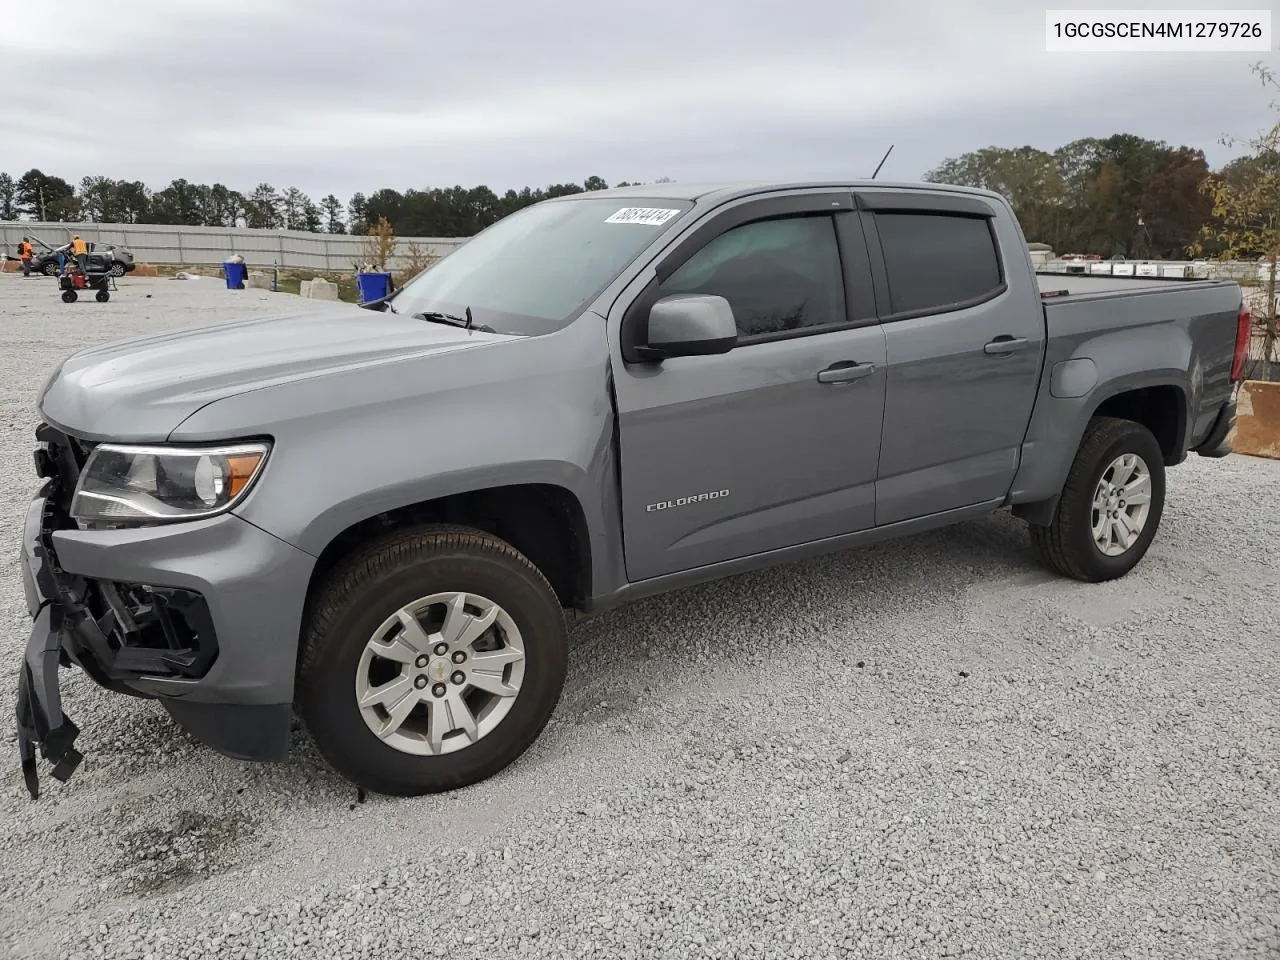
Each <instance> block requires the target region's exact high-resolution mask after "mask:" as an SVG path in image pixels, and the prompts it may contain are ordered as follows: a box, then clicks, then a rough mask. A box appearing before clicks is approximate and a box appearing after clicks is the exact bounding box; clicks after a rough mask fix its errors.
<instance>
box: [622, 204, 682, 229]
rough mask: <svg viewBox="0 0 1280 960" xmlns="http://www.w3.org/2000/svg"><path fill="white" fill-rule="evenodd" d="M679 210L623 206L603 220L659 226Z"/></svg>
mask: <svg viewBox="0 0 1280 960" xmlns="http://www.w3.org/2000/svg"><path fill="white" fill-rule="evenodd" d="M679 212H680V211H679V210H664V209H663V208H662V207H623V208H622V209H621V210H619V211H618V212H617V213H615V214H613V215H612V216H610V217H609V218H608V219H606V220H605V223H642V224H644V225H645V226H646V227H659V226H662V224H664V223H666V222H667V221H668V220H670V219H671V218H672V217H674V216H675V215H676V214H677V213H679Z"/></svg>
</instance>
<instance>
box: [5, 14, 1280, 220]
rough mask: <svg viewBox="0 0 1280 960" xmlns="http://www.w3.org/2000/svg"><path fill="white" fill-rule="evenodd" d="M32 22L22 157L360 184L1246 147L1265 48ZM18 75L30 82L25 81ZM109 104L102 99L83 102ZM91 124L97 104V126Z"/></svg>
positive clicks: (752, 24) (673, 25)
mask: <svg viewBox="0 0 1280 960" xmlns="http://www.w3.org/2000/svg"><path fill="white" fill-rule="evenodd" d="M60 11H61V12H62V13H63V14H64V16H65V19H66V20H67V22H68V23H72V24H74V23H76V22H78V21H80V20H81V19H82V18H85V17H90V16H92V19H93V22H94V28H93V29H92V30H85V29H69V30H66V31H62V30H51V29H49V24H48V22H47V20H46V19H45V18H41V17H35V16H8V17H6V19H5V21H4V23H5V26H4V30H3V32H2V33H0V62H4V63H5V64H6V73H7V78H12V77H14V76H22V77H26V78H27V82H26V83H24V84H21V85H20V86H21V87H22V88H23V89H24V91H25V94H24V95H23V96H20V97H16V98H15V97H9V98H6V99H5V100H3V101H2V102H0V169H7V170H9V171H10V172H13V173H21V172H22V171H24V170H26V169H28V168H30V167H32V166H38V167H40V168H41V169H44V170H45V171H46V172H50V173H56V174H58V175H61V176H64V177H66V178H68V179H73V180H78V179H79V178H80V177H81V176H84V175H86V174H105V175H108V176H114V177H125V178H128V179H142V180H144V181H146V182H147V183H148V184H150V185H151V186H153V187H160V186H163V185H164V184H165V183H167V182H168V181H169V180H171V179H173V178H175V177H185V178H187V179H189V180H195V181H202V182H213V181H221V182H224V183H227V184H229V185H231V186H234V187H238V188H240V189H250V188H252V186H253V185H254V184H256V183H258V182H261V181H268V182H272V183H275V184H276V185H278V186H283V185H285V184H296V185H298V186H300V187H302V188H303V189H304V190H307V191H308V192H310V193H313V194H324V193H328V192H330V191H333V192H336V193H338V194H339V195H341V196H349V195H350V194H351V193H352V192H354V191H356V190H364V191H369V190H372V189H376V188H377V187H380V186H395V187H398V188H401V189H403V188H405V187H409V186H414V187H427V186H438V185H449V184H454V183H462V184H467V185H471V184H476V183H488V184H489V185H491V186H493V187H494V188H496V189H500V190H501V189H506V188H508V187H519V186H523V185H525V184H545V183H549V182H553V181H564V180H581V179H583V178H585V177H587V176H590V175H600V176H603V177H605V179H607V180H610V181H616V180H620V179H651V178H654V177H659V176H670V177H674V178H676V179H720V178H727V179H739V178H743V177H751V178H756V177H765V178H773V177H779V178H806V177H832V176H855V175H860V174H865V173H867V172H869V171H870V169H872V168H873V167H874V165H875V163H876V162H877V161H878V160H879V158H880V156H881V154H882V153H883V152H884V150H885V148H886V147H887V146H888V144H889V143H895V144H896V145H897V146H896V149H895V151H894V154H893V157H892V158H891V160H890V163H889V164H888V165H887V166H886V168H885V173H884V175H886V176H893V177H896V178H903V179H912V178H916V177H919V176H921V175H923V174H924V173H925V172H926V171H927V170H929V169H930V168H932V167H933V166H935V165H937V163H939V162H940V161H941V160H942V159H943V158H944V157H946V156H949V155H955V154H957V153H961V152H964V151H966V150H971V149H976V148H978V147H982V146H986V145H988V144H992V143H997V144H1004V145H1020V144H1032V145H1035V146H1041V147H1045V148H1052V147H1054V146H1057V145H1059V144H1061V143H1064V142H1067V141H1069V140H1071V139H1074V138H1075V137H1079V136H1086V135H1092V136H1105V135H1108V134H1111V133H1114V132H1121V131H1124V132H1132V133H1136V134H1140V135H1142V136H1148V137H1152V138H1155V139H1163V140H1168V141H1170V142H1172V143H1176V144H1184V143H1185V144H1188V145H1191V146H1198V147H1202V148H1204V149H1205V150H1206V152H1207V153H1208V154H1209V156H1210V159H1211V161H1213V162H1222V161H1224V160H1225V159H1227V158H1228V157H1229V155H1230V154H1229V152H1228V151H1226V150H1225V149H1223V148H1220V147H1218V146H1216V144H1215V140H1216V138H1217V137H1218V136H1219V135H1221V134H1223V133H1228V132H1231V133H1244V134H1248V133H1250V132H1253V131H1255V130H1257V129H1258V128H1259V127H1261V126H1262V125H1264V124H1265V123H1266V122H1267V119H1268V116H1267V102H1266V101H1267V97H1266V96H1265V94H1264V92H1263V91H1262V90H1261V88H1260V87H1259V86H1258V84H1257V82H1256V80H1254V78H1252V77H1251V76H1250V74H1249V71H1248V65H1249V63H1250V62H1251V61H1252V60H1253V59H1256V55H1248V54H1245V55H1228V54H1211V55H1199V56H1195V55H1177V56H1175V55H1098V54H1095V55H1088V56H1083V55H1072V54H1049V53H1046V52H1045V51H1044V49H1043V47H1044V20H1043V18H1044V13H1043V8H1041V7H1036V6H1035V5H1029V4H1026V3H1023V2H1015V0H1008V2H1005V0H967V2H965V3H944V2H933V0H924V2H914V3H911V2H908V3H897V4H875V5H870V4H850V3H847V2H844V3H836V2H834V0H791V2H789V3H784V4H780V3H777V2H774V0H697V2H689V0H683V2H675V0H650V2H647V3H643V4H642V3H639V2H634V0H616V2H612V3H604V4H601V3H586V2H584V0H562V2H560V3H559V4H557V5H554V6H553V5H535V4H511V3H510V2H509V0H502V2H499V0H472V2H469V3H467V4H457V3H452V2H451V3H444V2H434V0H431V2H428V0H367V2H364V3H352V2H350V0H307V2H303V0H271V2H269V3H268V2H262V0H254V2H250V0H219V3H217V4H173V3H171V2H160V0H133V2H131V3H130V4H129V5H128V9H127V13H125V14H122V15H119V16H113V17H108V18H102V17H100V16H97V15H96V13H95V11H98V12H100V11H101V7H100V5H99V4H97V3H84V2H82V0H75V2H72V3H70V4H64V6H63V7H61V8H60ZM10 86H11V87H12V84H10ZM82 107H87V108H89V109H88V110H87V111H85V112H82V110H81V108H82ZM69 117H74V121H72V120H70V119H69Z"/></svg>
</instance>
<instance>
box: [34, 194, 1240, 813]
mask: <svg viewBox="0 0 1280 960" xmlns="http://www.w3.org/2000/svg"><path fill="white" fill-rule="evenodd" d="M367 306H368V307H370V308H372V309H373V310H375V311H379V312H374V313H372V314H371V313H370V312H368V311H367V310H361V309H360V308H358V307H352V308H351V310H350V312H349V313H343V312H334V311H332V310H328V309H326V311H324V312H322V313H309V312H305V309H304V308H301V307H300V308H299V310H298V311H295V312H293V313H290V314H288V315H285V316H281V317H279V318H276V319H274V320H268V321H258V322H254V323H251V324H227V325H222V326H216V327H210V328H207V329H203V330H196V331H191V332H183V333H170V334H164V335H160V336H155V337H151V338H144V339H137V340H131V341H127V342H124V343H120V344H116V345H108V346H100V347H94V348H91V349H88V350H84V351H81V352H80V353H78V354H76V355H75V356H73V357H71V358H70V359H68V360H67V361H66V362H65V363H63V364H62V366H61V367H60V369H59V370H57V371H55V373H54V375H53V376H52V377H51V378H50V380H49V381H48V384H47V386H46V388H45V389H44V391H43V392H42V395H41V396H40V398H39V409H40V411H41V415H42V417H43V419H44V421H45V422H44V424H43V425H42V426H41V427H40V428H39V430H38V431H37V434H36V436H37V439H38V442H39V448H38V449H37V451H36V455H35V456H36V470H37V473H38V474H39V475H40V477H41V478H42V486H41V487H40V489H39V491H38V493H37V495H36V497H35V499H34V501H33V503H32V505H31V508H30V510H29V512H28V514H27V520H26V527H25V532H24V534H23V543H24V547H23V556H24V561H23V564H22V569H23V571H24V577H25V583H26V592H27V598H28V607H29V610H30V613H31V615H32V617H33V618H34V621H35V624H34V627H33V630H32V634H31V639H30V641H29V645H28V647H27V653H26V657H25V660H24V667H23V671H22V676H21V679H20V687H21V692H20V698H19V704H20V708H19V713H20V716H21V718H22V722H21V732H20V737H19V744H20V749H21V750H22V752H23V764H24V769H25V770H26V772H27V776H28V782H29V784H30V785H31V786H32V789H33V791H34V786H35V758H34V752H33V750H34V748H35V747H38V748H39V749H40V750H41V752H42V754H43V755H44V756H45V757H46V759H48V760H49V761H50V762H52V763H53V764H54V773H55V776H58V777H60V778H62V779H65V777H66V776H68V775H69V774H70V772H71V770H72V769H74V767H75V764H76V763H77V762H78V760H79V754H78V753H76V751H75V748H74V746H73V741H74V739H75V735H76V728H75V726H74V724H71V722H70V721H69V720H67V719H66V718H65V717H64V715H63V714H62V712H61V701H60V695H59V690H58V676H57V674H58V669H59V664H60V663H63V664H76V665H78V666H80V667H81V668H83V669H84V670H85V671H86V672H87V673H88V674H89V675H90V676H91V677H93V678H94V679H95V680H96V681H97V682H98V683H100V684H102V685H104V686H106V687H109V688H112V689H115V690H118V691H121V692H127V693H133V694H138V695H142V696H147V697H155V698H158V699H159V700H160V701H161V702H162V703H163V704H164V705H165V707H166V708H167V709H168V710H169V712H170V714H171V715H172V716H173V717H174V718H175V719H176V720H177V722H178V723H179V724H181V725H182V726H183V727H185V728H186V729H187V730H188V731H190V732H191V733H192V734H193V735H194V736H196V737H197V738H199V739H201V740H203V741H204V742H205V743H207V744H210V745H212V746H213V747H214V748H216V749H218V750H220V751H222V752H223V753H226V754H228V755H230V756H233V757H240V758H247V759H259V760H266V759H279V758H281V757H283V756H284V754H285V752H286V751H287V749H288V745H289V730H290V720H291V717H292V716H293V715H294V711H295V708H296V710H297V712H298V713H299V714H300V715H301V717H302V718H303V720H304V721H305V723H306V725H307V727H308V729H309V730H310V732H311V734H312V736H313V737H314V738H315V740H316V743H317V745H318V746H319V749H320V751H321V753H322V754H323V755H324V756H325V757H326V758H327V759H328V761H329V762H330V763H332V764H333V766H334V767H336V768H337V769H338V770H339V771H341V772H342V773H343V774H344V775H345V776H347V777H349V778H350V779H351V780H352V781H354V782H356V783H358V784H361V785H363V786H365V787H367V788H370V789H373V790H377V791H381V792H384V793H391V794H419V793H424V792H429V791H437V790H446V789H451V788H455V787H461V786H464V785H466V784H469V783H474V782H476V781H478V780H481V779H483V778H485V777H488V776H491V775H492V774H494V773H496V772H498V771H499V770H501V769H503V768H504V767H506V766H507V765H508V764H510V763H511V762H513V761H514V760H515V759H516V758H517V757H519V756H520V755H521V754H523V753H524V751H525V750H526V749H527V748H528V746H529V745H530V744H531V743H532V742H533V741H534V740H535V739H536V738H537V736H538V735H539V732H540V731H541V730H542V728H543V726H544V725H545V724H546V723H547V721H548V719H549V718H550V717H551V715H552V712H553V710H554V709H555V706H556V703H557V701H558V699H559V697H560V693H561V688H562V685H563V683H564V680H565V671H566V663H567V657H568V647H567V637H566V622H565V611H566V610H578V611H584V612H592V611H597V610H601V609H605V608H608V607H611V606H614V605H616V604H619V603H622V602H624V601H628V600H631V599H635V598H638V597H644V596H649V595H653V594H658V593H662V592H665V591H669V590H672V589H675V588H678V587H682V586H686V585H688V584H692V583H697V582H700V581H706V580H711V579H715V578H718V577H724V576H728V575H731V574H734V573H739V572H741V571H745V570H751V569H755V568H760V567H764V566H768V565H770V564H775V563H779V562H783V561H787V560H794V559H799V558H803V557H810V556H814V555H816V554H820V553H824V552H827V551H831V550H836V549H842V548H846V547H853V546H861V545H866V544H872V543H875V542H877V541H880V540H884V539H887V538H890V537H897V536H903V535H907V534H913V533H917V532H919V531H922V530H928V529H930V528H934V527H939V526H942V525H945V524H950V523H955V522H957V521H961V520H968V519H972V518H975V517H980V516H983V515H985V514H987V513H990V512H991V511H994V510H997V509H1000V508H1002V507H1009V508H1011V509H1012V511H1013V513H1014V514H1015V515H1017V516H1019V517H1021V518H1022V519H1024V520H1025V521H1026V522H1027V523H1028V525H1029V528H1030V541H1031V547H1032V549H1033V551H1034V553H1035V554H1036V555H1037V556H1038V557H1039V558H1040V560H1041V561H1042V562H1043V563H1045V564H1046V565H1047V566H1049V567H1050V568H1052V569H1054V570H1056V571H1058V572H1060V573H1062V574H1064V575H1066V576H1068V577H1073V578H1076V579H1079V580H1084V581H1102V580H1110V579H1113V578H1116V577H1121V576H1124V575H1125V574H1126V573H1127V572H1128V571H1129V570H1131V569H1132V568H1133V567H1134V565H1135V564H1137V563H1138V562H1139V561H1140V560H1141V558H1142V557H1143V556H1144V555H1145V553H1146V552H1147V549H1148V547H1149V546H1150V544H1151V542H1152V539H1153V538H1154V537H1155V535H1156V531H1157V528H1158V526H1159V524H1160V518H1161V514H1162V512H1163V508H1164V499H1165V470H1166V469H1167V468H1169V467H1172V466H1174V465H1175V464H1178V463H1180V462H1181V461H1182V460H1183V459H1184V458H1185V457H1186V456H1187V455H1188V453H1189V452H1192V451H1194V452H1196V453H1198V454H1200V455H1203V456H1208V457H1219V456H1223V455H1225V454H1226V453H1228V452H1229V448H1228V446H1227V444H1226V439H1225V438H1226V436H1227V434H1228V431H1229V430H1230V429H1231V426H1232V423H1233V421H1234V416H1235V404H1234V401H1233V392H1234V385H1235V384H1236V382H1238V381H1239V380H1240V378H1241V376H1242V374H1243V361H1244V352H1243V351H1244V349H1245V348H1246V347H1247V337H1248V313H1247V311H1246V310H1245V309H1244V308H1243V306H1242V301H1241V294H1240V289H1239V287H1238V286H1237V285H1236V284H1235V283H1232V282H1227V281H1166V280H1160V279H1146V278H1141V279H1139V278H1129V279H1117V278H1112V277H1074V276H1072V277H1067V276H1063V275H1056V276H1044V277H1037V276H1036V275H1035V274H1034V272H1033V269H1032V266H1031V261H1030V258H1029V255H1028V251H1027V247H1026V245H1025V243H1024V240H1023V234H1022V231H1021V229H1020V227H1019V225H1018V223H1017V221H1016V219H1015V218H1014V215H1013V212H1012V210H1011V209H1010V207H1009V205H1008V204H1007V203H1006V201H1005V200H1003V199H1002V198H1001V197H1000V196H998V195H996V194H994V193H988V192H985V191H977V190H968V189H963V188H958V187H946V186H940V185H936V184H897V185H894V184H887V183H883V182H858V183H826V184H786V183H776V184H763V185H755V186H748V187H741V186H723V187H694V186H685V185H680V184H669V183H668V184H653V185H647V186H642V187H630V188H625V189H621V190H610V191H601V192H592V193H587V194H579V195H575V196H572V197H564V198H558V199H555V200H550V201H546V202H543V203H539V204H536V205H533V206H531V207H528V208H526V209H525V210H522V211H520V212H518V213H515V214H513V215H511V216H509V217H507V218H506V219H504V220H502V221H500V222H498V223H497V224H495V225H494V226H492V227H490V228H488V229H487V230H485V231H483V232H482V233H480V234H479V235H477V236H476V237H474V238H473V239H472V240H470V241H469V242H468V243H467V244H466V245H465V246H462V247H460V248H459V249H458V250H457V251H456V252H455V253H453V254H452V255H451V256H449V257H448V258H446V259H444V260H442V261H441V262H440V263H438V264H437V265H436V266H435V267H433V268H432V269H431V270H429V271H426V272H425V273H422V274H420V275H419V276H418V277H416V278H415V279H414V280H412V281H411V282H410V283H408V284H406V285H405V286H404V287H403V288H401V289H400V290H398V291H396V292H395V293H394V294H392V295H391V296H389V297H387V298H384V299H382V300H380V301H376V302H374V303H371V304H368V305H367ZM1242 338H1243V339H1242ZM744 622H745V621H744ZM715 733H716V732H715V731H712V730H708V731H706V735H707V736H709V737H713V736H715Z"/></svg>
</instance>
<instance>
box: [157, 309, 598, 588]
mask: <svg viewBox="0 0 1280 960" xmlns="http://www.w3.org/2000/svg"><path fill="white" fill-rule="evenodd" d="M606 349H607V345H606V341H605V335H604V329H603V323H602V322H600V321H599V319H598V318H595V317H592V316H590V315H587V316H585V317H583V318H581V319H579V320H577V321H575V322H574V323H572V324H570V325H569V326H568V327H566V328H565V329H563V330H561V331H559V332H557V333H555V334H550V335H547V336H542V337H530V338H527V339H522V340H511V341H505V342H503V343H501V344H495V345H492V346H489V347H486V348H484V349H478V350H467V351H461V352H459V353H455V354H449V355H443V356H435V357H422V358H415V359H410V360H406V361H403V362H396V363H390V364H387V365H384V366H377V367H371V368H363V369H357V370H347V371H340V372H337V373H334V374H332V375H326V376H323V377H317V378H313V379H309V380H301V381H294V382H290V383H284V384H280V385H277V386H273V387H268V388H264V389H260V390H254V391H250V392H247V393H244V394H240V395H237V396H233V397H228V398H225V399H223V400H219V401H217V402H215V403H212V404H210V405H209V406H207V407H205V408H203V409H202V410H200V411H198V412H196V413H195V414H193V415H192V416H191V417H189V418H188V419H187V420H186V421H185V422H184V423H183V424H182V425H181V426H180V427H179V428H178V429H177V430H175V431H174V432H173V434H172V435H171V436H170V440H171V441H173V442H199V441H206V440H215V439H221V438H231V437H235V436H252V435H258V436H263V435H265V436H270V437H272V439H273V447H272V451H271V454H270V456H269V457H268V460H267V463H266V466H265V467H264V468H263V473H262V476H261V477H260V478H259V479H258V481H257V482H256V483H255V485H254V488H253V489H252V490H251V491H250V493H249V495H248V496H247V497H246V499H245V500H244V502H243V503H242V504H240V505H238V506H237V508H236V511H235V512H236V513H237V514H238V515H240V516H241V517H243V518H244V519H245V520H247V521H249V522H250V523H252V524H255V525H256V526H259V527H261V528H262V529H264V530H266V531H268V532H270V533H272V534H273V535H275V536H277V537H279V538H280V539H281V540H284V541H285V542H286V543H290V544H292V545H293V546H295V547H297V548H298V549H300V550H303V551H305V552H306V553H309V554H311V555H312V556H316V557H318V556H319V555H320V554H321V553H322V552H323V550H324V548H325V547H326V546H327V545H328V544H329V543H330V542H332V540H333V539H334V538H335V537H336V536H338V534H340V533H341V532H342V531H344V530H346V529H347V528H349V527H350V526H352V525H353V524H356V523H359V522H360V521H362V520H366V519H369V518H370V517H374V516H377V515H378V514H380V513H384V512H387V511H390V510H395V509H398V508H401V507H408V506H412V505H414V504H418V503H422V502H424V501H428V500H434V499H437V498H440V497H445V496H449V495H451V494H458V493H465V492H473V491H477V490H482V489H490V488H493V487H503V486H511V485H516V484H535V483H536V484H548V485H552V486H556V487H560V488H563V489H565V490H567V491H568V492H569V493H570V494H572V495H573V496H574V497H575V498H576V499H577V501H578V503H579V505H580V506H581V507H582V513H583V516H584V518H585V519H586V523H587V527H588V531H589V533H590V537H591V543H592V563H593V571H592V573H593V582H602V583H609V582H612V580H613V579H614V578H615V576H616V575H611V571H610V570H609V569H608V567H607V565H608V564H609V563H610V560H609V556H610V553H609V550H608V549H607V540H608V537H607V532H608V530H610V529H612V528H613V527H615V526H616V499H617V494H616V463H615V458H614V455H613V444H612V438H613V406H612V402H611V399H610V392H609V383H608V377H609V368H608V355H607V352H606ZM597 564H599V565H604V566H597Z"/></svg>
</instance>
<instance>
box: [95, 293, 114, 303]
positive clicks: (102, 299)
mask: <svg viewBox="0 0 1280 960" xmlns="http://www.w3.org/2000/svg"><path fill="white" fill-rule="evenodd" d="M93 298H94V299H95V300H97V301H98V302H99V303H106V302H107V301H108V300H110V299H111V294H110V293H108V292H107V291H106V290H99V291H98V292H97V293H96V294H94V297H93Z"/></svg>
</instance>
